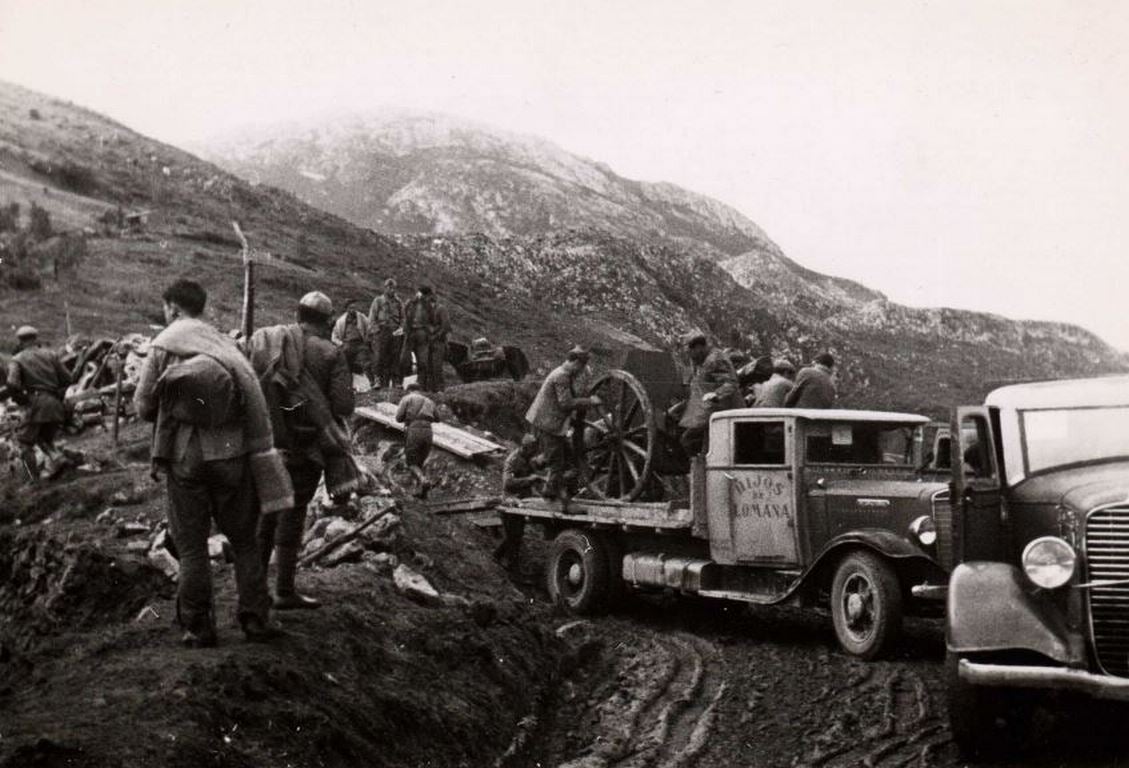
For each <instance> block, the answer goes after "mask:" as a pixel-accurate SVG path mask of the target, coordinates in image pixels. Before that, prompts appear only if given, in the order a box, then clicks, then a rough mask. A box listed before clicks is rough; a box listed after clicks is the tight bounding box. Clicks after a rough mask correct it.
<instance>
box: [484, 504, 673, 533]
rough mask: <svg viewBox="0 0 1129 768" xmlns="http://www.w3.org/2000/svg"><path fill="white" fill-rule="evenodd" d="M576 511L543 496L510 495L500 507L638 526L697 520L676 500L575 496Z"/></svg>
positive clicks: (668, 525) (517, 512) (559, 517)
mask: <svg viewBox="0 0 1129 768" xmlns="http://www.w3.org/2000/svg"><path fill="white" fill-rule="evenodd" d="M569 508H570V509H571V510H572V513H570V514H565V513H563V512H561V505H560V502H558V501H548V500H546V499H540V498H530V499H514V498H506V499H504V500H503V501H502V504H501V505H499V507H498V511H499V512H501V513H504V514H514V515H524V516H526V517H535V518H542V519H552V520H559V521H572V522H578V523H600V524H610V525H620V526H623V525H627V526H632V527H636V528H663V529H689V528H690V527H691V526H692V525H693V522H694V519H693V515H691V514H690V510H689V508H687V507H684V506H681V505H675V504H674V503H672V502H665V501H664V502H638V503H628V502H620V501H598V500H595V499H573V500H572V501H570V502H569Z"/></svg>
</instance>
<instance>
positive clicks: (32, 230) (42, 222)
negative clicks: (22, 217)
mask: <svg viewBox="0 0 1129 768" xmlns="http://www.w3.org/2000/svg"><path fill="white" fill-rule="evenodd" d="M27 229H28V233H29V234H30V235H31V237H32V238H33V239H35V240H46V239H47V238H49V237H51V214H50V213H48V212H47V209H46V208H41V207H40V206H38V205H36V204H35V203H32V204H31V223H30V224H28V228H27Z"/></svg>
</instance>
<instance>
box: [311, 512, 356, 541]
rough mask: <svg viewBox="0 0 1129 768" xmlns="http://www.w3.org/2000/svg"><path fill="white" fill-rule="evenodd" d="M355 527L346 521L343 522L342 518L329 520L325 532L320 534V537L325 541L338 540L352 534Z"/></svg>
mask: <svg viewBox="0 0 1129 768" xmlns="http://www.w3.org/2000/svg"><path fill="white" fill-rule="evenodd" d="M318 522H321V521H318ZM355 527H356V526H355V525H353V524H352V523H350V522H349V521H348V520H345V519H343V518H340V517H334V518H330V522H329V524H328V525H326V527H325V531H324V532H323V533H322V535H321V537H322V538H323V539H325V540H326V541H333V540H334V539H340V538H341V537H342V536H345V535H347V534H350V533H352V532H353V529H354V528H355Z"/></svg>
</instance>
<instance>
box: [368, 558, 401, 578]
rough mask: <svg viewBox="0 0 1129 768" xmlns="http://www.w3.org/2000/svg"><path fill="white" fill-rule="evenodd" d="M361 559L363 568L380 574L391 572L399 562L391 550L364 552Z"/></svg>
mask: <svg viewBox="0 0 1129 768" xmlns="http://www.w3.org/2000/svg"><path fill="white" fill-rule="evenodd" d="M361 561H362V562H363V563H364V565H365V568H368V569H369V570H370V571H372V572H373V573H378V574H381V575H384V574H388V573H391V572H392V571H393V570H395V568H396V566H398V565H399V564H400V558H398V557H396V556H395V555H394V554H392V553H391V552H365V553H364V554H363V555H361Z"/></svg>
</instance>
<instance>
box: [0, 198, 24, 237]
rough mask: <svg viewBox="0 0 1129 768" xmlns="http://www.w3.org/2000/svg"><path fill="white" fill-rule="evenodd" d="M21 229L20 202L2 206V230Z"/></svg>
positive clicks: (0, 218) (0, 224)
mask: <svg viewBox="0 0 1129 768" xmlns="http://www.w3.org/2000/svg"><path fill="white" fill-rule="evenodd" d="M19 229H20V204H19V203H8V204H7V205H5V206H0V232H18V231H19Z"/></svg>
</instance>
